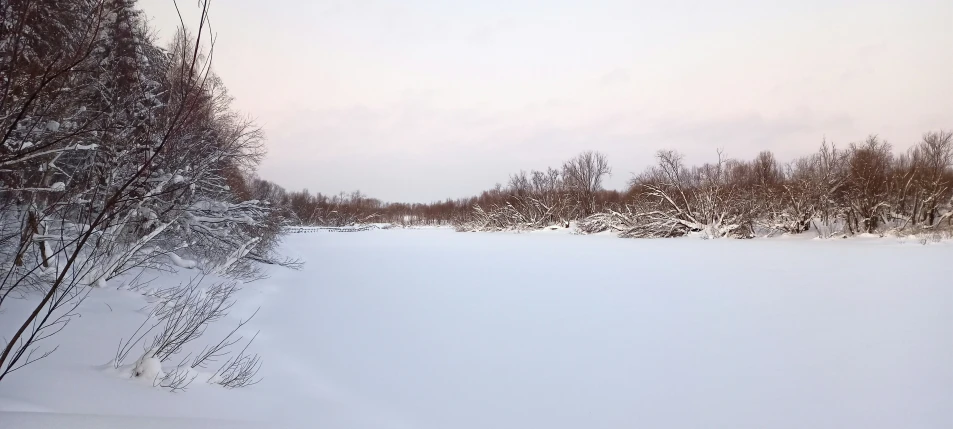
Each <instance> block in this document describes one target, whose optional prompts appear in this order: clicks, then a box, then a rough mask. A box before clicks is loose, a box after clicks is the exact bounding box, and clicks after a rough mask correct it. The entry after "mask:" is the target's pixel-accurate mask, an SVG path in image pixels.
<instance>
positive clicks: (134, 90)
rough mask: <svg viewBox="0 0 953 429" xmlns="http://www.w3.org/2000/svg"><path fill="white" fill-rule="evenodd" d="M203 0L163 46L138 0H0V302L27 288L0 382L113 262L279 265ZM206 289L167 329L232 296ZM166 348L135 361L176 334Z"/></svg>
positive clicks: (251, 134) (253, 144)
mask: <svg viewBox="0 0 953 429" xmlns="http://www.w3.org/2000/svg"><path fill="white" fill-rule="evenodd" d="M200 7H201V8H202V16H201V21H200V22H199V23H198V25H197V27H196V29H195V31H194V32H192V33H189V32H186V31H185V30H184V24H183V28H182V29H180V31H179V32H178V33H177V34H176V35H175V37H174V40H173V42H172V43H171V44H170V45H169V46H167V47H160V46H158V45H157V43H156V42H155V41H154V39H153V36H152V32H151V30H150V29H149V28H148V26H147V25H146V22H145V19H144V17H143V16H142V13H141V12H140V11H139V10H137V9H136V5H135V1H134V0H73V1H40V0H9V1H4V2H2V3H0V269H2V270H3V272H2V277H0V312H2V311H3V310H4V308H6V307H7V304H9V303H11V302H12V300H14V299H17V298H22V297H27V296H35V297H38V299H37V301H36V306H35V311H32V312H30V313H27V315H26V316H25V318H24V320H23V321H22V324H21V325H18V326H16V327H14V328H13V329H12V330H8V331H7V332H6V333H7V335H8V336H7V337H6V338H5V339H4V342H3V343H0V346H2V349H0V380H2V379H3V377H4V376H6V375H7V374H9V373H10V372H11V371H14V370H16V369H18V368H21V367H22V366H23V365H25V364H27V363H29V362H32V361H33V360H35V359H36V358H39V357H42V356H43V355H39V354H38V355H34V352H36V349H35V348H34V345H35V342H36V341H39V340H40V339H43V338H46V337H48V336H49V335H52V334H53V333H55V332H58V329H61V328H62V326H64V325H65V323H66V321H68V320H69V317H70V315H71V314H72V310H73V309H75V308H76V306H78V305H79V302H81V301H82V299H84V298H85V297H86V296H87V293H88V291H89V288H90V287H95V286H104V285H105V284H106V283H107V282H108V281H109V280H110V279H113V278H115V277H117V276H119V275H122V274H123V273H128V272H131V271H133V270H138V269H142V268H154V269H158V270H168V269H174V268H178V267H184V268H194V269H198V270H201V271H202V272H203V273H207V274H218V275H223V276H228V277H237V278H250V277H252V278H253V277H256V276H258V273H257V268H256V266H258V264H255V263H253V262H265V263H283V262H285V261H282V260H280V259H279V258H277V257H276V256H275V255H274V254H273V253H272V249H273V246H274V244H275V243H276V240H277V238H278V236H279V234H280V232H281V225H282V223H283V220H282V219H281V217H280V213H279V212H278V211H276V210H275V209H274V206H273V205H271V204H270V203H269V202H268V201H267V200H266V199H262V198H255V197H253V195H252V194H253V192H252V191H253V190H254V188H253V186H252V185H253V182H252V180H251V177H253V173H254V170H255V168H256V166H257V164H258V162H259V160H260V158H261V156H262V155H263V147H262V133H261V131H260V129H259V128H258V127H257V126H255V124H253V123H252V122H251V121H249V120H248V119H246V118H245V117H243V116H242V115H241V114H239V113H237V112H236V111H235V110H234V109H232V108H231V104H230V103H231V98H230V97H229V95H228V93H227V91H226V90H225V87H224V86H223V84H222V82H221V80H220V79H219V78H218V77H217V76H216V75H215V74H214V73H213V72H212V70H211V65H210V61H211V53H212V52H214V43H213V42H212V41H211V40H212V39H211V38H210V37H209V28H208V18H207V13H208V2H207V1H206V2H200ZM203 46H206V47H209V49H208V52H206V51H205V50H204V49H203V48H202V47H203ZM196 296H197V295H196ZM203 296H205V297H206V298H203V299H204V301H202V302H199V301H195V302H192V301H189V303H190V305H187V306H185V305H183V306H180V307H178V308H179V309H180V310H181V311H183V312H193V313H189V318H186V317H184V316H183V314H184V313H171V314H172V315H171V316H168V317H176V318H178V319H176V320H179V321H184V320H188V321H189V322H188V323H191V324H186V325H182V326H178V327H177V328H176V329H183V330H184V331H174V330H170V331H168V332H166V334H165V335H169V336H173V337H175V338H176V339H177V341H183V339H185V340H190V339H192V337H191V336H190V335H192V334H195V333H201V332H202V331H204V326H205V325H204V324H206V323H208V322H210V321H212V320H214V319H215V318H217V317H220V315H221V313H220V311H224V310H225V309H227V307H228V302H230V301H229V300H230V298H229V297H230V293H229V294H219V295H215V296H211V295H203ZM189 297H190V299H192V298H194V297H193V296H191V295H189ZM215 300H218V301H215ZM192 304H194V305H192ZM201 306H205V307H204V308H206V309H208V308H213V307H214V309H215V311H212V312H209V313H204V316H203V315H202V314H203V313H199V314H197V313H194V312H195V311H199V310H197V309H199V308H202V307H201ZM170 323H171V322H170ZM167 326H173V325H167ZM170 338H171V337H170ZM170 338H166V339H164V340H163V339H156V340H155V341H156V342H157V344H159V343H161V344H170V343H169V341H171V340H170ZM163 341H166V342H163ZM176 344H177V343H176ZM164 347H165V346H164ZM168 347H171V348H166V349H163V350H162V354H161V355H156V354H153V356H144V357H143V359H147V360H148V359H153V358H156V356H161V359H162V360H163V361H164V360H166V359H169V358H170V357H171V356H172V355H173V354H175V353H173V352H177V351H178V350H180V347H181V345H178V344H177V345H176V346H174V347H173V346H168ZM170 350H171V351H170Z"/></svg>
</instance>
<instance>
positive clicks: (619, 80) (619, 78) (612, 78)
mask: <svg viewBox="0 0 953 429" xmlns="http://www.w3.org/2000/svg"><path fill="white" fill-rule="evenodd" d="M631 79H632V77H631V76H629V71H628V70H627V69H623V68H618V69H615V70H612V71H610V72H609V73H606V74H604V75H602V77H601V78H599V83H600V84H602V86H615V85H623V84H626V83H629V81H630V80H631Z"/></svg>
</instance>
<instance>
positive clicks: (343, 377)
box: [0, 229, 953, 429]
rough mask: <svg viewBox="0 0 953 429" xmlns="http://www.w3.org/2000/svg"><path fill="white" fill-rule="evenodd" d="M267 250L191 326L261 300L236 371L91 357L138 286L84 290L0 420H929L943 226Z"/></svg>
mask: <svg viewBox="0 0 953 429" xmlns="http://www.w3.org/2000/svg"><path fill="white" fill-rule="evenodd" d="M284 252H285V253H286V254H288V255H290V256H297V257H300V258H302V259H304V260H306V263H307V264H306V266H305V268H304V269H303V270H302V271H289V270H273V271H272V272H271V277H270V278H269V279H267V280H262V281H259V282H255V283H251V284H248V285H246V286H245V287H244V290H243V291H242V292H241V294H242V297H241V301H240V302H239V305H238V306H237V307H236V308H235V309H234V310H233V311H232V314H231V316H230V317H231V318H232V319H233V320H225V321H222V323H221V325H220V326H217V327H215V328H214V329H211V330H210V331H209V333H208V334H207V336H208V338H209V340H210V341H211V340H212V339H215V340H216V341H217V337H216V336H217V335H218V334H220V333H222V332H225V331H227V330H229V329H231V328H232V327H233V326H234V323H235V322H237V320H238V319H240V318H243V317H247V316H248V315H250V314H251V313H252V312H254V310H255V309H256V308H257V307H259V306H261V311H260V312H259V313H258V315H257V317H256V318H255V319H254V320H253V322H252V323H250V324H249V325H248V326H247V327H246V328H247V329H246V330H247V333H254V331H257V330H259V329H260V330H261V334H260V335H259V336H258V339H257V340H256V342H255V344H254V345H253V348H254V349H255V351H257V352H260V353H262V354H263V356H264V367H263V368H262V370H261V373H260V375H261V376H263V381H262V382H261V383H260V384H258V385H255V386H253V387H250V388H246V389H236V390H226V389H223V388H220V387H217V386H212V385H207V384H203V383H195V384H193V385H192V386H191V387H190V388H189V390H188V391H186V392H179V393H170V392H167V391H164V390H161V389H158V388H154V387H152V386H150V385H149V384H148V383H142V382H139V381H137V380H130V379H126V378H122V377H120V376H119V375H117V374H116V373H115V372H114V371H110V370H108V369H104V368H105V366H104V364H106V363H107V362H108V361H109V360H110V359H112V357H113V354H114V353H115V349H116V346H117V343H118V342H119V339H120V338H121V337H126V336H128V335H129V334H130V333H131V330H134V329H135V326H137V325H138V323H139V322H141V320H142V318H143V317H144V316H143V312H142V311H140V309H141V308H142V307H143V306H145V305H146V301H145V300H144V298H143V297H142V296H141V295H139V294H137V293H135V292H131V291H124V290H116V289H115V287H110V288H105V289H97V290H95V291H93V295H92V297H91V298H90V299H89V300H87V301H86V302H85V303H84V305H83V308H82V311H81V313H82V317H81V318H77V319H75V320H74V322H73V323H72V324H71V325H70V326H69V327H68V328H67V332H64V333H63V334H61V335H60V336H58V337H56V338H55V341H56V342H58V343H59V344H60V349H59V350H58V351H57V353H56V354H54V355H53V356H51V357H49V358H48V359H46V360H43V361H40V362H38V363H36V364H34V365H33V366H31V367H28V368H27V369H24V370H22V371H21V372H19V373H15V374H14V375H12V376H11V377H9V378H8V379H7V380H5V381H4V382H3V383H0V411H5V412H0V427H3V428H7V427H28V428H33V427H36V428H40V427H43V428H46V427H70V428H74V427H117V428H118V427H122V428H129V427H271V428H278V427H323V428H428V429H429V428H433V429H445V428H456V429H461V428H464V429H465V428H474V429H486V428H546V429H558V428H621V427H645V428H732V429H736V428H813V429H817V428H950V427H953V364H951V363H953V243H949V242H943V243H929V244H927V245H921V244H920V243H918V242H916V241H914V240H907V241H905V242H901V241H900V240H898V239H866V238H858V239H849V240H810V239H802V238H777V239H765V240H746V241H741V240H699V239H663V240H625V239H617V238H613V237H607V236H574V235H568V234H564V233H560V232H558V231H547V232H544V233H524V234H508V233H498V234H486V233H455V232H452V231H449V230H445V229H444V230H399V229H397V230H372V231H366V232H355V233H348V234H341V233H334V232H318V233H310V234H293V235H291V236H290V237H288V239H287V242H286V244H285V245H284ZM186 274H187V272H186ZM183 275H184V274H183ZM180 277H181V275H180ZM165 281H169V280H165ZM18 310H19V309H18V308H14V309H12V310H11V311H9V312H7V313H4V314H0V331H4V332H5V330H6V329H8V326H10V325H11V324H12V322H11V321H12V320H16V319H17V317H18V316H19V314H18V313H17V311H18ZM24 311H25V307H24ZM50 344H53V343H50Z"/></svg>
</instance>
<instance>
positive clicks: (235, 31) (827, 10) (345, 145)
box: [140, 0, 953, 202]
mask: <svg viewBox="0 0 953 429" xmlns="http://www.w3.org/2000/svg"><path fill="white" fill-rule="evenodd" d="M179 5H180V7H181V8H182V9H183V12H184V13H185V18H186V19H187V24H189V25H190V26H194V25H195V23H196V22H197V17H198V9H196V7H195V1H194V0H182V1H180V2H179ZM140 7H142V8H143V9H144V10H145V12H146V14H147V15H148V16H149V17H150V19H151V21H152V24H153V26H154V27H156V28H157V29H158V30H159V32H160V35H161V36H162V37H166V38H167V37H169V36H171V35H172V34H173V32H174V31H175V27H176V26H177V25H178V17H177V16H176V13H175V8H174V7H173V4H172V1H171V0H141V1H140ZM210 16H211V22H212V28H213V30H214V31H215V33H217V35H218V42H217V44H216V48H215V58H214V65H215V66H214V69H215V71H216V72H217V73H218V74H219V75H220V76H221V77H222V78H223V80H224V81H225V85H226V86H227V87H228V88H229V91H230V92H231V93H232V95H234V96H235V98H236V101H235V106H236V107H237V108H238V109H240V110H241V111H243V112H245V113H247V114H249V115H251V116H252V117H254V118H256V119H257V120H258V122H259V123H260V124H261V125H262V126H263V127H264V129H265V132H266V134H267V138H268V140H267V146H268V157H267V159H266V160H265V161H264V163H263V164H262V166H261V169H260V172H259V174H260V175H261V176H262V177H263V178H266V179H269V180H272V181H275V182H277V183H278V184H280V185H282V186H285V187H286V188H288V189H291V190H297V189H301V188H308V189H309V190H311V191H312V192H322V193H330V194H334V193H337V192H338V191H351V190H360V191H362V192H363V193H365V194H368V195H370V196H373V197H376V198H380V199H383V200H386V201H405V202H430V201H434V200H442V199H445V198H447V197H452V198H458V197H464V196H470V195H473V194H476V193H478V192H480V191H481V190H483V189H487V188H490V187H492V186H493V185H494V184H495V183H497V182H503V183H505V181H506V179H507V177H508V175H509V174H510V173H514V172H518V171H519V170H521V169H524V170H529V169H544V168H546V167H547V166H553V167H557V166H559V165H560V164H561V163H562V161H563V160H565V159H568V158H570V157H572V156H573V155H575V154H577V153H579V152H581V151H584V150H598V151H601V152H604V153H606V154H607V155H608V157H609V161H610V164H611V165H612V167H613V170H614V171H613V175H612V177H611V178H610V179H609V180H608V181H607V186H608V187H609V188H616V189H622V188H623V187H624V185H625V182H626V181H627V180H628V179H629V178H630V177H631V174H632V173H633V172H638V171H641V170H642V169H644V168H645V167H646V166H647V165H650V164H651V163H653V161H654V160H653V156H654V153H655V152H656V151H657V150H659V149H663V148H667V149H675V150H678V151H680V152H682V153H684V154H685V155H686V157H687V161H688V162H690V163H702V162H705V161H709V160H711V159H712V158H714V157H715V156H716V150H717V149H719V148H721V149H723V150H724V151H725V154H726V155H727V156H731V157H737V158H751V157H753V156H754V155H756V154H757V153H758V152H759V151H761V150H766V149H767V150H772V151H774V152H775V155H776V156H777V157H778V158H779V159H780V160H782V161H789V160H791V159H792V158H793V157H795V156H798V155H804V154H807V153H809V152H811V151H813V150H815V149H816V148H817V147H818V146H819V145H820V143H821V139H822V138H824V137H825V136H826V137H827V139H828V140H829V141H834V143H836V144H838V145H841V146H846V145H847V144H848V143H850V142H852V141H858V140H861V139H863V138H864V137H866V136H867V135H868V134H872V133H875V134H879V135H880V136H881V137H883V138H885V139H887V140H888V141H889V142H891V143H892V144H893V145H894V147H895V149H903V150H905V149H906V148H908V147H909V146H910V145H912V144H914V143H915V142H916V141H917V140H918V139H919V138H920V135H921V134H922V133H923V132H925V131H929V130H937V129H953V1H951V0H911V1H902V2H901V1H878V0H873V1H871V0H867V1H848V0H793V1H785V2H777V1H763V0H760V1H759V0H751V1H747V0H746V1H736V0H723V1H717V2H716V1H698V0H693V1H689V0H670V1H638V0H578V1H563V0H539V1H531V0H472V1H467V2H463V1H437V0H395V1H386V0H342V1H321V0H270V1H267V2H263V1H253V0H213V1H212V8H211V14H210Z"/></svg>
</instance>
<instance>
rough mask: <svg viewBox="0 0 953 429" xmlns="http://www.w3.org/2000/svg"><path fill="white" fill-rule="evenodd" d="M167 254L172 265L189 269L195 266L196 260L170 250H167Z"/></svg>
mask: <svg viewBox="0 0 953 429" xmlns="http://www.w3.org/2000/svg"><path fill="white" fill-rule="evenodd" d="M168 256H169V261H170V262H172V264H173V265H175V266H177V267H180V268H186V269H190V268H195V266H196V265H198V262H195V261H193V260H191V259H183V258H182V257H181V256H179V255H176V254H175V253H172V252H169V253H168Z"/></svg>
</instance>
